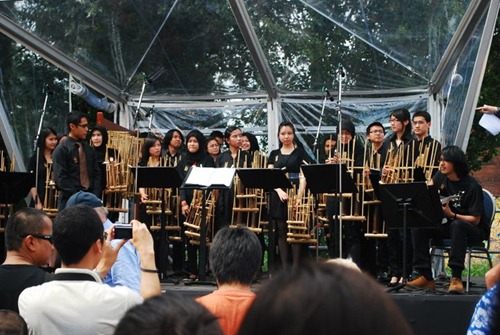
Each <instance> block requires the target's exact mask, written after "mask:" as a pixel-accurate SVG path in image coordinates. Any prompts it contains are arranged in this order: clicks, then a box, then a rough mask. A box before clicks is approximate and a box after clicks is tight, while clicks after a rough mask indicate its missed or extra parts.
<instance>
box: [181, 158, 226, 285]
mask: <svg viewBox="0 0 500 335" xmlns="http://www.w3.org/2000/svg"><path fill="white" fill-rule="evenodd" d="M198 169H204V170H205V172H206V173H205V174H204V177H205V178H206V179H205V180H203V182H204V184H199V183H197V182H198V181H199V179H197V181H196V183H192V180H190V176H191V174H193V175H194V174H195V173H194V172H193V171H195V170H197V172H198V171H200V170H198ZM213 169H216V170H218V171H221V170H225V171H226V172H225V173H224V174H225V176H223V179H224V180H225V181H228V180H229V182H228V184H218V183H216V184H212V183H211V182H210V178H211V175H210V173H209V170H213ZM234 173H235V169H234V168H203V167H196V166H192V167H191V168H190V169H189V171H188V174H187V175H186V178H185V179H184V182H183V183H182V185H181V189H191V190H201V191H202V198H201V206H202V207H201V222H200V257H199V259H198V281H197V282H196V283H197V284H209V285H212V284H215V283H214V282H205V280H206V274H205V265H206V256H207V252H206V246H207V241H206V238H207V222H206V220H207V206H206V204H205V203H206V199H207V192H208V191H210V190H228V189H231V188H232V187H233V180H234ZM199 177H203V176H201V175H200V174H198V173H197V178H199ZM218 177H221V174H219V176H218ZM186 284H187V283H186ZM188 285H189V284H188Z"/></svg>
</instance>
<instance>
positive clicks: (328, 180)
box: [302, 164, 358, 257]
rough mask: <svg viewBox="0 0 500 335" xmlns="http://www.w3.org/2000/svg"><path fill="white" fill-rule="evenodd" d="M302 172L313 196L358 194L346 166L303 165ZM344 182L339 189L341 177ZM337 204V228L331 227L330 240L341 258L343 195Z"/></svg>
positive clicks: (339, 196)
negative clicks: (336, 246) (337, 247)
mask: <svg viewBox="0 0 500 335" xmlns="http://www.w3.org/2000/svg"><path fill="white" fill-rule="evenodd" d="M302 172H303V173H304V177H306V180H307V188H309V190H310V191H311V193H313V194H320V193H340V191H342V193H353V194H354V193H357V192H358V189H357V187H356V184H355V183H354V180H353V179H352V177H351V175H350V174H349V173H348V172H347V167H346V165H345V164H310V165H303V166H302ZM340 174H341V176H340V177H342V178H340V179H341V180H342V187H339V175H340ZM335 199H336V203H335V204H334V206H335V207H336V208H338V210H337V211H335V216H334V220H333V224H334V225H335V226H337V223H338V229H335V230H334V228H335V227H330V239H331V240H333V241H335V243H336V244H337V245H338V246H339V256H340V257H342V250H341V239H342V234H341V229H340V228H341V226H342V216H341V215H340V211H341V209H342V200H343V199H342V194H339V195H338V197H335ZM337 204H338V206H337ZM332 231H336V232H337V234H336V236H334V234H332Z"/></svg>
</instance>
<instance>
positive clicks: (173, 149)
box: [163, 129, 184, 166]
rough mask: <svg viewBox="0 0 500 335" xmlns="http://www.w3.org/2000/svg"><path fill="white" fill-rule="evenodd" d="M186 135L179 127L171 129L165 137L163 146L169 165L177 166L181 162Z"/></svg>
mask: <svg viewBox="0 0 500 335" xmlns="http://www.w3.org/2000/svg"><path fill="white" fill-rule="evenodd" d="M183 143H184V136H183V135H182V133H181V131H180V130H179V129H170V130H169V131H167V133H166V134H165V137H164V138H163V147H164V148H165V150H166V154H165V157H164V158H165V162H166V163H167V166H177V163H178V162H179V159H180V156H181V151H182V144H183Z"/></svg>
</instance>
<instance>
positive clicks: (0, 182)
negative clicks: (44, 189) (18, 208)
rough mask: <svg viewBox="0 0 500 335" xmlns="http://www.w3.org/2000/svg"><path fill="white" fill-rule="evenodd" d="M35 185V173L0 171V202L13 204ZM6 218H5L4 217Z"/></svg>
mask: <svg viewBox="0 0 500 335" xmlns="http://www.w3.org/2000/svg"><path fill="white" fill-rule="evenodd" d="M34 186H35V174H34V173H29V172H4V171H0V189H1V190H2V191H3V192H0V204H4V205H6V206H7V204H15V203H17V202H19V201H21V199H22V198H24V197H26V195H27V194H28V193H29V191H30V190H31V188H32V187H34ZM6 219H7V218H6Z"/></svg>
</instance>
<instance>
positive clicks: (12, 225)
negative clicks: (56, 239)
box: [0, 208, 54, 312]
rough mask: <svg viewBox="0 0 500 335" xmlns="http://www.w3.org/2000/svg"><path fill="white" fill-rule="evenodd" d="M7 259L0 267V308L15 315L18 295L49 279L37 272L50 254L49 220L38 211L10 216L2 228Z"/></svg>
mask: <svg viewBox="0 0 500 335" xmlns="http://www.w3.org/2000/svg"><path fill="white" fill-rule="evenodd" d="M5 247H6V250H7V256H6V258H5V262H4V263H3V264H2V265H0V283H2V284H1V285H0V309H9V310H12V311H16V312H18V308H17V300H18V298H19V295H20V294H21V292H22V291H23V290H24V289H25V288H27V287H31V286H36V285H40V284H42V283H44V282H46V281H50V280H51V278H52V277H51V275H50V274H49V273H48V272H46V271H44V270H43V269H41V267H46V266H47V265H48V263H49V259H50V257H51V255H52V253H53V252H54V246H53V245H52V221H51V220H50V218H49V217H48V216H47V214H45V213H44V212H42V211H41V210H38V209H35V208H23V209H21V210H19V211H17V212H16V213H14V214H13V215H12V216H11V217H9V220H8V221H7V225H6V226H5Z"/></svg>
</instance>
